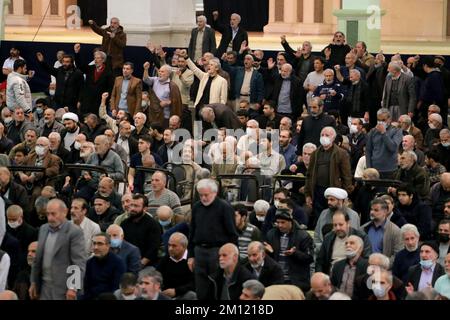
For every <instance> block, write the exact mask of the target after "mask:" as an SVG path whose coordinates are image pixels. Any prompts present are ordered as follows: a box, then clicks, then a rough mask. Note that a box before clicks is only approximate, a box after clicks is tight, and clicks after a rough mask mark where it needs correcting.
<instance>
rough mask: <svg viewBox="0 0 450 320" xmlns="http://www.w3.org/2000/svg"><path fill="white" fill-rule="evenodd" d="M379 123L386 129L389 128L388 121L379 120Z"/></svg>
mask: <svg viewBox="0 0 450 320" xmlns="http://www.w3.org/2000/svg"><path fill="white" fill-rule="evenodd" d="M377 123H378V124H381V125H382V126H383V127H384V128H385V129H386V128H387V123H386V122H384V121H378V122H377Z"/></svg>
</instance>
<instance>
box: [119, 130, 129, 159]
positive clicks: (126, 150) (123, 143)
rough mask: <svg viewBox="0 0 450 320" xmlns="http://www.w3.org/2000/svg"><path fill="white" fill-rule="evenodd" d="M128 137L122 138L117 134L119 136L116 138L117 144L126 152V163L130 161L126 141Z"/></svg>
mask: <svg viewBox="0 0 450 320" xmlns="http://www.w3.org/2000/svg"><path fill="white" fill-rule="evenodd" d="M128 139H129V138H126V139H124V138H122V136H119V138H117V144H118V145H119V146H121V147H122V148H123V149H124V150H125V152H126V153H127V163H130V144H129V143H128Z"/></svg>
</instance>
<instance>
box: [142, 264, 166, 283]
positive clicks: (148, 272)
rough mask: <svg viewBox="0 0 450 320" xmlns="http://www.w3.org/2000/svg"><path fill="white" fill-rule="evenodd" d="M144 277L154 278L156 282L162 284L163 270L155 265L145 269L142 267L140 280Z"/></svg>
mask: <svg viewBox="0 0 450 320" xmlns="http://www.w3.org/2000/svg"><path fill="white" fill-rule="evenodd" d="M144 278H152V279H153V281H154V282H157V283H159V285H160V286H162V284H163V277H162V274H161V272H159V271H158V270H156V269H155V268H154V267H148V268H145V269H142V270H141V271H140V272H139V280H138V281H139V282H142V280H143V279H144Z"/></svg>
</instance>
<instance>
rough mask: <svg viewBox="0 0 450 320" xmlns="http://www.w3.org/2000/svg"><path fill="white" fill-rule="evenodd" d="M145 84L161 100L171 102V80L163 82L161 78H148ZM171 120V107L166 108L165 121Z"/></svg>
mask: <svg viewBox="0 0 450 320" xmlns="http://www.w3.org/2000/svg"><path fill="white" fill-rule="evenodd" d="M144 82H145V83H146V84H147V85H148V86H149V87H152V88H153V91H154V92H155V94H156V96H157V97H158V99H159V100H161V101H163V100H170V79H167V80H164V81H162V80H161V79H160V78H159V77H148V78H146V79H144ZM169 118H170V105H169V106H167V107H165V108H164V119H169Z"/></svg>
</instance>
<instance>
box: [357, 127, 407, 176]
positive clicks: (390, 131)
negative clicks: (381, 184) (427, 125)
mask: <svg viewBox="0 0 450 320" xmlns="http://www.w3.org/2000/svg"><path fill="white" fill-rule="evenodd" d="M402 139H403V133H402V130H400V129H397V128H394V127H392V126H389V127H388V128H387V130H386V132H385V133H384V134H381V133H380V132H379V131H378V130H376V129H375V128H374V129H372V130H371V131H370V132H369V134H368V137H367V143H366V161H367V168H375V169H377V170H378V171H379V172H393V171H395V170H397V151H398V148H399V146H400V144H401V143H402Z"/></svg>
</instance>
